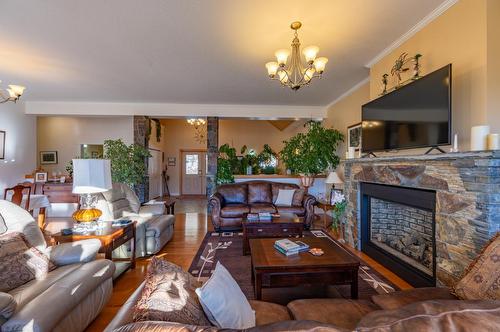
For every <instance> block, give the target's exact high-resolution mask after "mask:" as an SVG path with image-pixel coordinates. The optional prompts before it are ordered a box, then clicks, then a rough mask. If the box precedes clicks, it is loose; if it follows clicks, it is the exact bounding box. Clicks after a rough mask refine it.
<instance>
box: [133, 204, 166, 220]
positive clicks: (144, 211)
mask: <svg viewBox="0 0 500 332" xmlns="http://www.w3.org/2000/svg"><path fill="white" fill-rule="evenodd" d="M164 213H165V203H163V202H157V203H154V204H145V205H142V206H141V207H140V208H139V213H138V214H139V215H140V216H141V217H149V216H159V215H162V214H164Z"/></svg>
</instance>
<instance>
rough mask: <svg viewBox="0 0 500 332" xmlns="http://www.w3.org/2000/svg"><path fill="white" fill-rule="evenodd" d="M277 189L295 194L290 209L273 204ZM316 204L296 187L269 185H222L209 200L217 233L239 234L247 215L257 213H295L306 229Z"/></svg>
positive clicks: (262, 183) (247, 183) (287, 184)
mask: <svg viewBox="0 0 500 332" xmlns="http://www.w3.org/2000/svg"><path fill="white" fill-rule="evenodd" d="M280 189H294V190H295V194H294V197H293V201H292V205H291V206H280V205H276V204H275V203H276V199H277V198H278V193H279V190H280ZM315 203H316V199H315V198H314V196H311V195H308V194H305V191H304V189H301V188H300V187H299V186H298V185H295V184H291V183H279V182H268V181H247V182H240V183H232V184H224V185H221V186H219V187H218V188H217V191H216V192H215V193H214V194H213V195H212V196H211V197H210V199H209V200H208V204H209V207H210V214H211V217H212V223H213V225H214V229H215V230H216V231H234V230H240V229H241V227H242V226H241V223H242V221H243V220H244V219H245V218H246V215H247V214H248V213H260V212H271V213H275V212H278V213H295V214H297V215H298V216H299V217H303V218H304V224H305V228H306V229H307V228H310V226H311V224H312V222H313V220H314V205H315Z"/></svg>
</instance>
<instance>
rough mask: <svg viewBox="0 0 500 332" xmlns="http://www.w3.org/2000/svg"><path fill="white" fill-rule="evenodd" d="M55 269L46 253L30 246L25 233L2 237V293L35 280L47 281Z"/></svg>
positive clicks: (0, 285) (0, 263)
mask: <svg viewBox="0 0 500 332" xmlns="http://www.w3.org/2000/svg"><path fill="white" fill-rule="evenodd" d="M55 268H56V266H55V264H54V263H52V262H51V261H50V260H49V258H48V257H47V256H46V255H45V254H44V253H42V252H41V251H40V250H38V249H37V248H35V247H32V246H31V245H30V244H29V242H28V241H27V240H26V238H25V237H24V234H23V233H19V232H13V233H7V234H3V235H0V292H8V291H10V290H12V289H14V288H17V287H19V286H21V285H23V284H25V283H27V282H29V281H31V280H33V279H45V277H46V276H47V273H48V272H49V271H52V270H54V269H55Z"/></svg>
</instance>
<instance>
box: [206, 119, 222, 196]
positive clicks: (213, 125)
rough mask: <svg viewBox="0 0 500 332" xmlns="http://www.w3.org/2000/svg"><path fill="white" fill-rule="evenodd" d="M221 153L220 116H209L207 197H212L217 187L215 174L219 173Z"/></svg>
mask: <svg viewBox="0 0 500 332" xmlns="http://www.w3.org/2000/svg"><path fill="white" fill-rule="evenodd" d="M218 154H219V118H218V117H208V118H207V156H208V173H207V181H206V182H207V197H210V196H211V195H212V194H213V193H214V192H215V189H216V187H217V185H216V183H215V175H216V174H217V156H218Z"/></svg>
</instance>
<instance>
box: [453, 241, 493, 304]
mask: <svg viewBox="0 0 500 332" xmlns="http://www.w3.org/2000/svg"><path fill="white" fill-rule="evenodd" d="M454 291H455V294H456V295H457V296H458V297H459V298H461V299H463V300H486V299H492V300H500V232H499V233H497V235H496V236H494V237H493V238H492V239H491V241H489V242H488V243H487V244H486V245H485V247H484V249H483V250H482V251H481V253H480V254H479V256H478V257H477V258H476V259H475V260H474V261H473V262H472V263H471V264H470V265H469V267H468V268H467V270H466V272H465V275H464V277H463V278H462V279H461V280H460V281H459V282H458V283H457V284H456V285H455V287H454Z"/></svg>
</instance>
